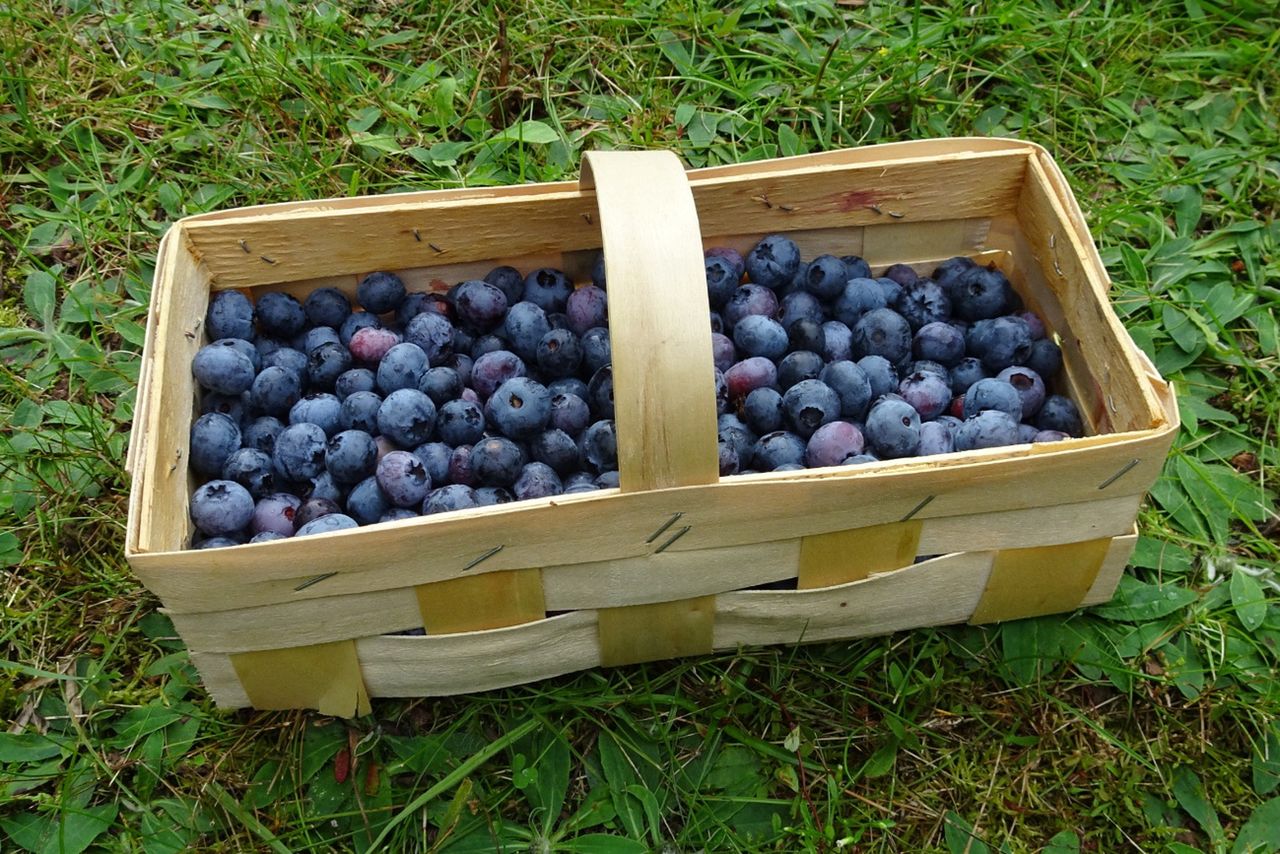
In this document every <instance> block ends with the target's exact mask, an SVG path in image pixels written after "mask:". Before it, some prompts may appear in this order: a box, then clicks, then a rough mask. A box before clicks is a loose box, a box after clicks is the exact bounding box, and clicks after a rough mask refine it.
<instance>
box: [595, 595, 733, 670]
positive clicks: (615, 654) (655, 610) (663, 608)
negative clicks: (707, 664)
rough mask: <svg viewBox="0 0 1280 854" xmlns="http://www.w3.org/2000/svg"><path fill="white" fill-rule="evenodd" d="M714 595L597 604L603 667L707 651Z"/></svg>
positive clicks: (709, 640)
mask: <svg viewBox="0 0 1280 854" xmlns="http://www.w3.org/2000/svg"><path fill="white" fill-rule="evenodd" d="M715 610H716V597H714V596H699V597H697V598H695V599H681V600H679V601H677V602H658V603H655V604H652V605H626V606H624V607H622V608H601V609H600V610H599V611H597V612H596V619H597V620H598V630H599V636H600V663H601V664H603V665H604V666H605V667H616V666H619V665H623V664H639V663H641V662H644V661H661V660H662V659H666V658H679V657H681V656H686V655H702V654H704V653H708V652H711V641H712V634H713V631H712V630H713V625H714V623H715V618H716V613H715Z"/></svg>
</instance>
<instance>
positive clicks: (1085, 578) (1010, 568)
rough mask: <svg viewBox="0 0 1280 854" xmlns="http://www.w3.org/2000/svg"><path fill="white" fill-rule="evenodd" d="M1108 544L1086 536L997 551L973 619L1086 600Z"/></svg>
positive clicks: (1054, 609) (1038, 612)
mask: <svg viewBox="0 0 1280 854" xmlns="http://www.w3.org/2000/svg"><path fill="white" fill-rule="evenodd" d="M1110 548H1111V539H1110V538H1104V539H1100V540H1086V541H1085V542H1082V543H1064V544H1062V545H1057V546H1039V547H1037V548H1030V549H1001V550H1000V551H999V552H997V553H996V557H995V561H994V562H993V563H992V566H991V575H990V576H989V577H988V578H987V586H986V589H985V590H984V591H983V593H982V599H981V600H980V601H979V602H978V606H977V608H976V609H975V610H974V612H973V617H972V618H971V619H970V622H971V623H975V624H977V623H994V622H999V621H1001V620H1015V619H1020V618H1022V617H1039V616H1042V615H1044V614H1056V613H1059V612H1061V611H1071V610H1074V609H1075V608H1077V607H1079V605H1080V603H1081V602H1083V601H1084V599H1085V596H1086V595H1087V594H1088V592H1089V589H1090V588H1091V587H1093V584H1094V582H1095V581H1096V580H1097V577H1098V570H1099V569H1100V568H1101V567H1102V563H1103V561H1104V560H1105V559H1106V556H1107V552H1108V550H1109V549H1110Z"/></svg>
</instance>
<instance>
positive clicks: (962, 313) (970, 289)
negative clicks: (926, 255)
mask: <svg viewBox="0 0 1280 854" xmlns="http://www.w3.org/2000/svg"><path fill="white" fill-rule="evenodd" d="M1012 293H1013V287H1012V286H1011V285H1010V284H1009V280H1008V279H1007V278H1005V275H1004V273H1001V272H1000V271H999V270H995V269H988V268H986V267H970V268H969V269H967V270H965V271H963V272H961V273H960V274H959V275H958V276H957V277H956V280H955V282H954V284H952V286H951V294H952V295H953V297H954V302H955V313H956V316H957V317H960V318H963V319H964V320H984V319H986V318H991V317H998V316H1000V315H1001V314H1003V313H1004V312H1005V311H1006V310H1008V307H1009V304H1010V300H1009V296H1010V294H1012Z"/></svg>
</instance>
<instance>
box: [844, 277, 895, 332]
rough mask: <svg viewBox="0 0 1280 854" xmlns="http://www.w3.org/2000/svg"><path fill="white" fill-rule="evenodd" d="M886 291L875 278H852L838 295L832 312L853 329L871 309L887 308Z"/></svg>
mask: <svg viewBox="0 0 1280 854" xmlns="http://www.w3.org/2000/svg"><path fill="white" fill-rule="evenodd" d="M887 305H888V303H886V302H885V299H884V292H883V291H881V290H880V286H879V285H878V284H876V282H875V280H874V279H850V280H849V281H848V282H846V283H845V286H844V288H843V289H842V290H841V291H840V293H839V294H838V295H837V296H836V301H835V302H834V303H833V304H832V306H831V313H832V315H833V316H834V317H835V319H836V320H838V321H840V322H841V323H843V324H844V325H845V326H848V327H849V328H850V329H852V328H853V327H854V326H856V325H857V323H858V321H859V320H861V319H862V318H863V316H864V315H865V314H866V313H867V312H869V311H875V310H876V309H878V308H879V309H882V308H885V307H886V306H887Z"/></svg>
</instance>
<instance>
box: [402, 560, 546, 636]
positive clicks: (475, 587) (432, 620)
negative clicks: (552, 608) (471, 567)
mask: <svg viewBox="0 0 1280 854" xmlns="http://www.w3.org/2000/svg"><path fill="white" fill-rule="evenodd" d="M415 589H416V590H417V593H418V609H419V610H420V611H421V612H422V625H423V626H424V627H425V628H426V630H427V634H430V635H448V634H454V633H456V632H478V631H481V630H483V629H500V628H502V627H504V626H517V625H520V624H521V623H532V622H533V621H534V620H541V619H542V618H543V617H545V616H546V615H547V604H546V599H545V597H544V596H543V592H542V570H540V569H512V570H506V571H503V572H485V573H480V574H478V575H467V576H463V577H462V578H454V579H451V580H449V581H437V582H434V583H432V584H422V585H419V586H418V587H417V588H415Z"/></svg>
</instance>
